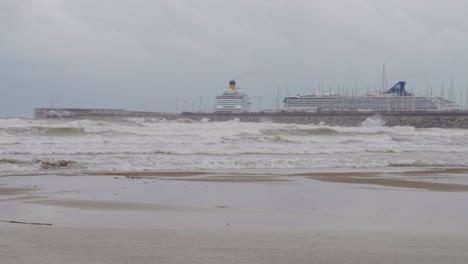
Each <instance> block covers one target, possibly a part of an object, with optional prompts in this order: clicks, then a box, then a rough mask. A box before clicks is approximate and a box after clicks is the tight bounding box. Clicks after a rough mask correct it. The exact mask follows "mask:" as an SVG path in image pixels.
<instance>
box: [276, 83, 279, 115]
mask: <svg viewBox="0 0 468 264" xmlns="http://www.w3.org/2000/svg"><path fill="white" fill-rule="evenodd" d="M279 108H280V89H279V87H278V89H277V90H276V111H279Z"/></svg>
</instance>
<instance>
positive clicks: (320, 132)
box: [261, 127, 339, 136]
mask: <svg viewBox="0 0 468 264" xmlns="http://www.w3.org/2000/svg"><path fill="white" fill-rule="evenodd" d="M261 132H262V133H263V134H265V135H269V136H281V135H290V136H330V135H336V134H338V133H339V132H338V131H336V130H334V129H332V128H328V127H318V128H278V129H264V130H261Z"/></svg>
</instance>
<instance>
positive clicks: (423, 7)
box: [0, 0, 468, 116]
mask: <svg viewBox="0 0 468 264" xmlns="http://www.w3.org/2000/svg"><path fill="white" fill-rule="evenodd" d="M466 10H468V1H466V0H447V1H440V0H411V1H407V0H405V1H403V0H392V1H388V0H385V1H384V0H382V1H381V0H328V1H324V0H296V1H294V0H289V1H286V0H232V1H230V0H0V92H1V93H0V116H32V112H33V108H34V107H41V106H47V107H48V106H51V105H52V103H54V105H55V106H59V107H96V108H120V109H132V110H133V109H134V110H148V111H175V110H176V100H177V98H179V110H182V109H183V108H187V109H186V110H192V105H193V107H194V109H195V110H198V109H199V105H200V97H203V101H204V104H206V108H208V109H211V108H212V106H213V102H214V97H215V96H216V95H217V94H219V93H221V92H223V91H224V90H226V89H227V85H228V82H229V80H230V79H233V78H235V79H236V80H237V83H238V85H239V86H240V87H241V88H243V89H244V90H245V91H246V92H247V93H248V94H249V96H250V97H251V100H252V101H253V103H254V105H253V107H252V108H253V109H254V110H256V109H258V101H259V96H261V100H262V107H263V108H271V107H273V106H274V104H275V101H276V97H277V90H278V89H280V94H281V96H282V97H283V96H285V95H288V94H296V93H306V92H310V91H312V90H313V89H315V88H316V87H317V86H318V85H319V84H320V85H322V83H323V84H325V87H330V86H331V87H334V88H333V90H336V88H335V87H337V85H338V84H340V85H341V86H342V87H343V86H344V87H346V86H348V87H352V86H353V87H354V86H355V84H356V82H357V83H358V87H359V90H360V91H361V92H363V93H364V92H365V91H366V90H367V89H369V88H370V89H380V88H381V85H382V84H381V83H382V64H384V63H385V64H386V68H387V78H388V86H391V85H392V84H393V83H395V82H397V81H400V80H404V81H406V82H407V83H408V84H407V88H408V90H411V89H412V90H413V91H417V92H419V93H420V94H424V95H425V94H426V92H427V90H428V89H427V87H428V84H429V85H431V86H432V87H433V91H434V93H436V91H437V93H440V87H441V85H442V83H445V87H446V93H447V90H448V88H447V87H448V86H449V84H450V81H451V79H452V78H453V80H454V82H455V87H456V88H457V89H458V90H459V91H463V93H464V94H463V97H465V93H466V89H467V88H466V87H467V84H468V71H467V70H468V38H467V33H468V16H467V15H466ZM349 89H351V88H349ZM457 94H459V92H457ZM185 102H187V103H185ZM463 103H464V101H463ZM185 105H186V106H185Z"/></svg>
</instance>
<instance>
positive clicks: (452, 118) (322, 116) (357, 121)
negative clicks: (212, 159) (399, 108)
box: [34, 108, 468, 128]
mask: <svg viewBox="0 0 468 264" xmlns="http://www.w3.org/2000/svg"><path fill="white" fill-rule="evenodd" d="M50 112H56V113H58V114H57V115H52V116H51V115H48V113H50ZM65 112H67V116H66V117H65V116H62V113H65ZM68 113H69V114H68ZM34 117H35V118H38V119H40V118H72V119H98V120H109V119H110V120H115V119H122V118H135V117H138V118H155V119H165V120H177V119H181V120H186V121H191V120H193V121H202V120H207V121H211V122H225V121H232V120H236V121H239V122H274V123H290V124H316V125H318V124H322V125H330V126H361V125H362V124H363V122H364V121H366V120H374V121H379V122H381V123H382V124H383V125H386V126H413V127H417V128H430V127H436V128H468V112H467V111H457V112H313V113H306V112H268V113H267V112H255V113H242V114H227V113H191V112H190V113H159V112H142V111H127V110H119V109H80V108H61V109H52V108H36V109H35V111H34Z"/></svg>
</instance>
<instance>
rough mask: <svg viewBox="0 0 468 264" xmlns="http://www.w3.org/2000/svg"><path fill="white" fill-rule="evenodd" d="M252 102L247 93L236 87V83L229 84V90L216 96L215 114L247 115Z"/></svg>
mask: <svg viewBox="0 0 468 264" xmlns="http://www.w3.org/2000/svg"><path fill="white" fill-rule="evenodd" d="M249 106H250V101H249V97H248V96H247V94H246V93H244V92H243V91H241V90H239V89H238V88H237V87H236V81H230V82H229V90H228V91H226V92H224V93H223V94H221V95H218V96H216V106H215V112H217V113H245V112H249Z"/></svg>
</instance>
